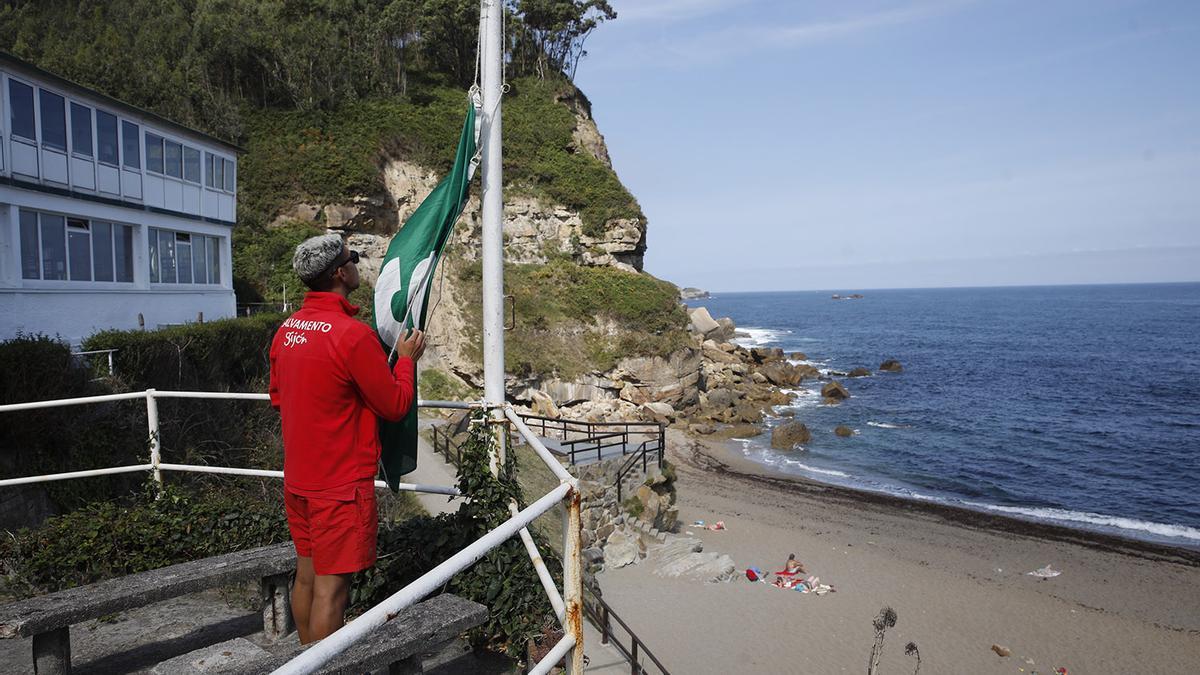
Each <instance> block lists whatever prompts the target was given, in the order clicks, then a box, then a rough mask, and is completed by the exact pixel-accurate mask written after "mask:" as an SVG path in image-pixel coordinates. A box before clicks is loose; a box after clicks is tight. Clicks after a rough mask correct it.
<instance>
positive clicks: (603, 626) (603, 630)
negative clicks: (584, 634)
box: [600, 603, 610, 645]
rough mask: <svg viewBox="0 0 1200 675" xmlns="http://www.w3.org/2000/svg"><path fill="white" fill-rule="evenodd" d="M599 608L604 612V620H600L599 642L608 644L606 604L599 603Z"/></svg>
mask: <svg viewBox="0 0 1200 675" xmlns="http://www.w3.org/2000/svg"><path fill="white" fill-rule="evenodd" d="M600 609H601V610H602V611H603V612H604V620H603V621H601V622H600V644H602V645H606V644H608V631H609V630H610V629H609V626H608V605H606V604H603V603H602V604H601V605H600Z"/></svg>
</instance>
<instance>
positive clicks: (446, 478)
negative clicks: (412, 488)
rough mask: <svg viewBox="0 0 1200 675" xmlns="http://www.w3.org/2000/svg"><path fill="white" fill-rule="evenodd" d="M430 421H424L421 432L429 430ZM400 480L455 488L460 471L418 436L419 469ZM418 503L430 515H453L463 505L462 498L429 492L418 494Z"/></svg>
mask: <svg viewBox="0 0 1200 675" xmlns="http://www.w3.org/2000/svg"><path fill="white" fill-rule="evenodd" d="M429 423H430V421H429V420H422V421H421V423H420V427H419V428H420V430H421V431H424V430H425V429H426V428H428V426H429ZM400 480H402V481H404V482H405V483H418V484H421V485H440V486H442V487H454V486H455V485H456V484H457V483H458V469H456V468H455V467H454V465H452V464H447V463H446V461H445V460H444V459H443V458H442V456H441V455H439V454H437V453H436V452H434V451H433V446H432V445H431V444H430V443H429V441H427V440H425V437H424V436H422V435H420V434H418V435H417V468H416V470H415V471H413V472H412V473H407V474H404V476H403V478H401V479H400ZM417 501H418V502H420V503H421V506H423V507H425V510H426V511H428V512H429V513H430V515H434V516H436V515H439V514H442V513H453V512H455V511H457V510H458V506H459V505H460V504H461V503H462V499H461V498H455V499H450V498H448V497H447V496H446V495H437V494H430V493H427V492H418V493H417Z"/></svg>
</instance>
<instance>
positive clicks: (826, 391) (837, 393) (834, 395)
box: [821, 380, 850, 401]
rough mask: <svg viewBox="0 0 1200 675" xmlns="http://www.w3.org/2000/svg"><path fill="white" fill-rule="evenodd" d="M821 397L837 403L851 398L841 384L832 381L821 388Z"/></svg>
mask: <svg viewBox="0 0 1200 675" xmlns="http://www.w3.org/2000/svg"><path fill="white" fill-rule="evenodd" d="M821 397H822V398H824V399H826V400H828V399H833V400H835V401H844V400H846V399H848V398H850V392H849V391H847V390H846V388H845V387H843V386H842V383H841V382H838V381H837V380H831V381H830V382H829V383H828V384H826V385H825V386H824V387H821Z"/></svg>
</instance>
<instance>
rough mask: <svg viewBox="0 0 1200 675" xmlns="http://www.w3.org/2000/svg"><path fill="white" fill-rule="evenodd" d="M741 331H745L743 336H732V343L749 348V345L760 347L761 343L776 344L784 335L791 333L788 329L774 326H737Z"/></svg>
mask: <svg viewBox="0 0 1200 675" xmlns="http://www.w3.org/2000/svg"><path fill="white" fill-rule="evenodd" d="M738 331H739V332H741V333H746V335H745V336H739V337H735V338H733V343H734V344H736V345H740V346H742V347H745V348H746V349H750V348H751V347H762V346H763V345H769V344H773V343H775V344H777V343H779V342H780V339H781V338H782V337H783V336H785V335H791V334H792V331H790V330H779V329H775V328H751V327H745V328H741V327H739V328H738Z"/></svg>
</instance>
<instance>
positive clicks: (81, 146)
mask: <svg viewBox="0 0 1200 675" xmlns="http://www.w3.org/2000/svg"><path fill="white" fill-rule="evenodd" d="M71 152H74V153H75V154H77V155H87V156H88V157H91V156H92V109H91V108H88V107H86V106H82V105H79V104H78V103H72V104H71Z"/></svg>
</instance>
